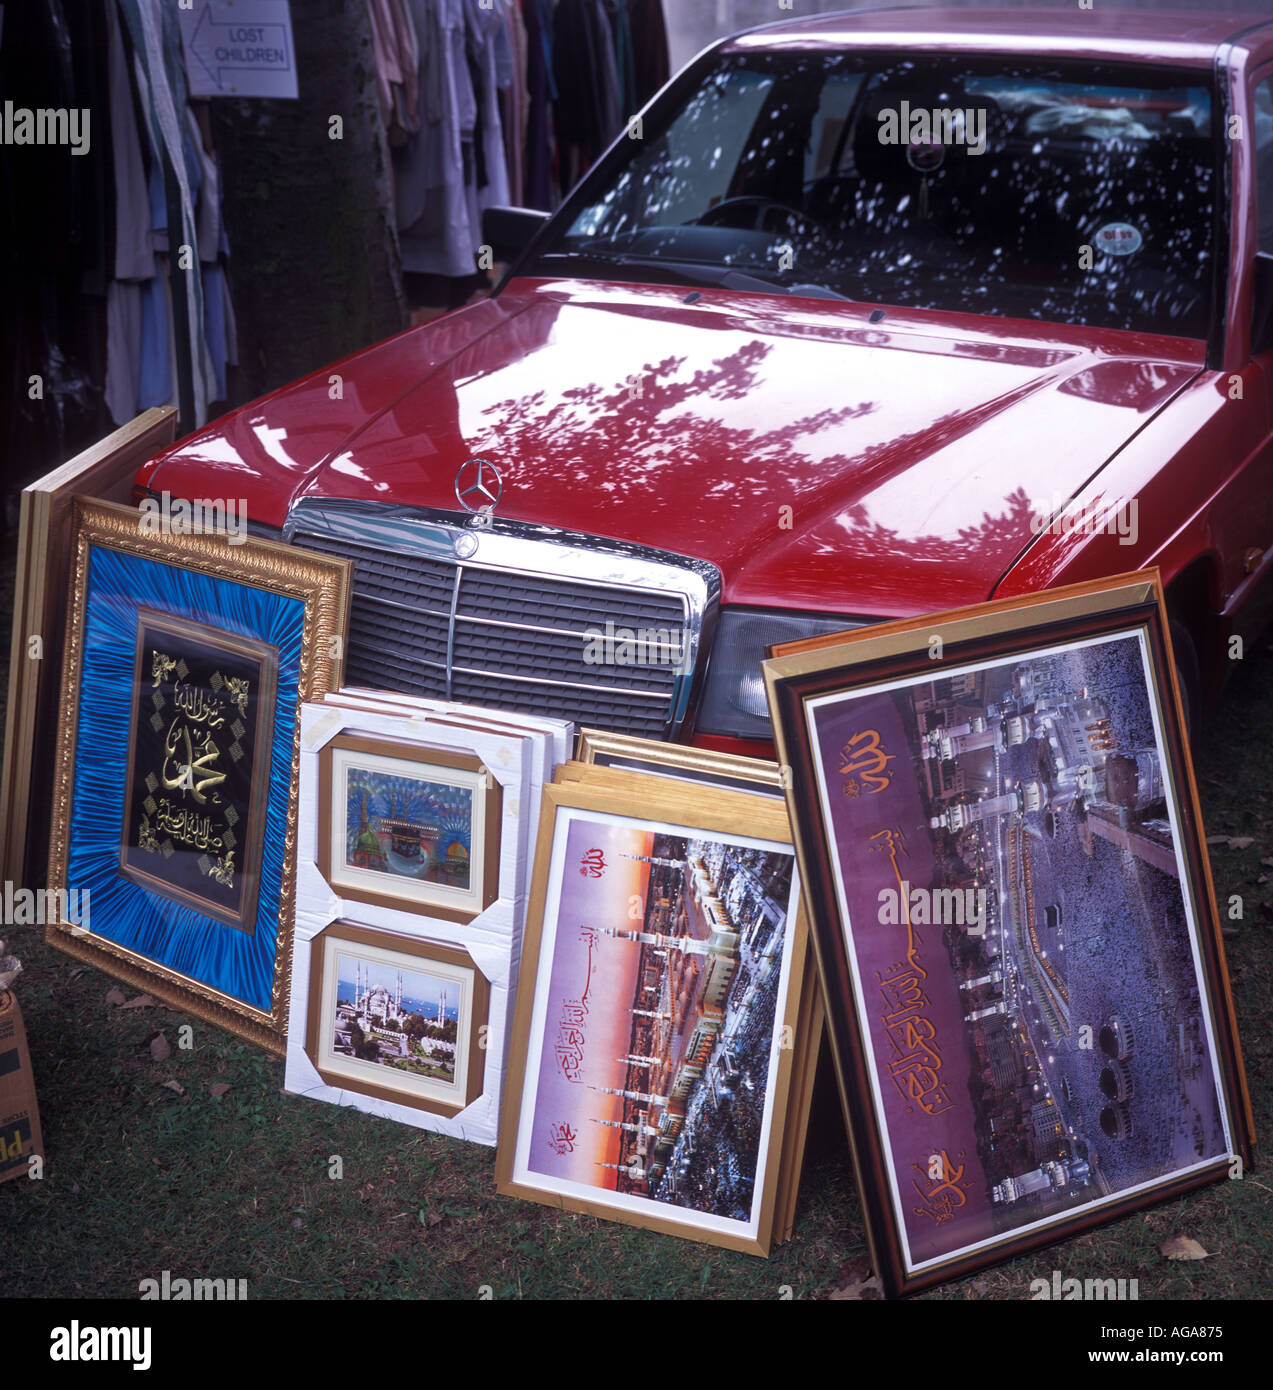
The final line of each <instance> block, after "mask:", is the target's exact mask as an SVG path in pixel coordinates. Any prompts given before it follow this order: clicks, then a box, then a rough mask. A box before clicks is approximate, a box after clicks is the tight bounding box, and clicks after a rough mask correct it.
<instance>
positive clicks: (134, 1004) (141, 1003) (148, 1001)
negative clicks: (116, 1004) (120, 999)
mask: <svg viewBox="0 0 1273 1390" xmlns="http://www.w3.org/2000/svg"><path fill="white" fill-rule="evenodd" d="M154 1007H155V1001H154V1000H153V999H152V998H151V997H150V995H149V994H138V995H135V996H134V997H133V998H132V999H130V1000H129V1001H128V1003H127V1004H121V1005H120V1008H122V1009H153V1008H154Z"/></svg>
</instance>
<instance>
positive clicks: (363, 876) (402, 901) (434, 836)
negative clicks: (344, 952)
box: [318, 733, 502, 922]
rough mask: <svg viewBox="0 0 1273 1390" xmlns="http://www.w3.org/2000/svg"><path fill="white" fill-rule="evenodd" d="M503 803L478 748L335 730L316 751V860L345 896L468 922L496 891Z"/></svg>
mask: <svg viewBox="0 0 1273 1390" xmlns="http://www.w3.org/2000/svg"><path fill="white" fill-rule="evenodd" d="M501 804H502V792H501V788H500V784H499V783H498V781H496V779H495V778H494V777H492V776H491V775H490V774H489V773H488V772H487V770H486V768H485V767H483V766H482V760H481V759H480V758H479V757H478V756H477V754H476V753H466V752H464V751H463V750H462V749H454V748H442V747H431V746H428V745H425V744H420V743H411V742H409V741H407V740H405V739H403V740H401V741H399V740H395V739H389V738H376V737H371V736H363V735H361V734H356V733H349V734H339V735H338V736H337V737H336V738H334V739H331V740H330V741H329V742H328V743H327V744H325V745H324V747H323V750H322V752H321V753H320V754H319V758H318V806H319V811H318V867H319V868H320V869H321V871H322V873H323V876H324V877H325V878H326V879H327V882H328V883H329V884H331V886H332V890H333V891H334V892H336V893H337V894H339V895H340V896H341V897H342V898H346V899H351V900H353V901H355V902H364V903H371V904H374V905H375V906H377V907H387V908H396V909H398V910H399V911H403V912H418V913H422V914H424V915H427V916H433V917H441V918H445V919H446V920H448V921H452V922H468V921H471V920H472V919H473V918H474V917H476V916H477V915H478V913H479V912H482V911H484V910H485V909H486V908H487V907H489V906H490V905H491V903H493V902H494V901H495V899H496V897H497V896H498V894H499V847H500V841H499V836H500V807H501Z"/></svg>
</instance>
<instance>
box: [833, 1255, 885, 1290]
mask: <svg viewBox="0 0 1273 1390" xmlns="http://www.w3.org/2000/svg"><path fill="white" fill-rule="evenodd" d="M882 1297H883V1293H882V1292H881V1290H880V1281H879V1280H878V1279H876V1278H875V1276H874V1275H873V1274H872V1272H871V1262H870V1260H867V1259H864V1258H861V1257H858V1258H857V1259H852V1260H845V1262H844V1263H843V1264H842V1265H841V1266H840V1268H839V1269H838V1270H836V1273H835V1281H834V1283H833V1284H832V1286H831V1289H830V1291H829V1292H828V1294H827V1298H829V1299H836V1300H841V1299H867V1298H882Z"/></svg>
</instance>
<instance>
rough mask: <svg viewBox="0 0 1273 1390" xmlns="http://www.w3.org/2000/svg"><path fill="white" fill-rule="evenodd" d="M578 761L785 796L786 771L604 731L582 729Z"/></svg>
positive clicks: (760, 762) (708, 751)
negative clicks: (784, 775) (782, 774)
mask: <svg viewBox="0 0 1273 1390" xmlns="http://www.w3.org/2000/svg"><path fill="white" fill-rule="evenodd" d="M575 757H576V760H577V761H578V762H581V763H587V764H589V765H591V766H595V767H614V768H626V769H628V770H629V771H631V772H645V773H650V774H652V775H653V776H656V777H675V778H677V779H678V780H681V781H685V780H689V781H694V782H698V783H700V784H701V785H703V786H715V787H732V788H733V789H734V790H735V791H750V792H761V793H762V794H766V795H769V796H775V797H780V796H781V795H782V776H781V769H780V768H779V766H778V764H777V763H774V762H767V761H765V760H764V759H762V758H746V757H741V756H739V755H738V754H736V753H718V752H716V751H715V750H714V749H711V748H693V747H690V746H688V745H686V744H683V743H661V742H655V741H654V740H653V739H645V738H634V737H633V736H632V735H630V734H613V733H610V732H608V731H606V730H603V729H580V730H579V747H578V751H577V752H576V754H575Z"/></svg>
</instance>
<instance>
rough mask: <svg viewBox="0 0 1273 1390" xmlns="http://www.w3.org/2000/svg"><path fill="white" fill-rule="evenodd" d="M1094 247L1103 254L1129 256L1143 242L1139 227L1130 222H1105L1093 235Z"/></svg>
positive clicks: (1138, 248)
mask: <svg viewBox="0 0 1273 1390" xmlns="http://www.w3.org/2000/svg"><path fill="white" fill-rule="evenodd" d="M1093 242H1094V243H1095V246H1096V249H1097V251H1098V252H1100V253H1101V254H1102V255H1104V256H1130V255H1132V253H1133V252H1135V251H1139V250H1140V248H1141V247H1142V246H1143V245H1144V244H1145V238H1144V237H1143V236H1141V234H1140V228H1139V227H1133V226H1132V224H1131V223H1130V222H1107V223H1106V224H1105V225H1104V226H1103V227H1101V228H1099V229H1098V230H1097V233H1096V236H1095V237H1093Z"/></svg>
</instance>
